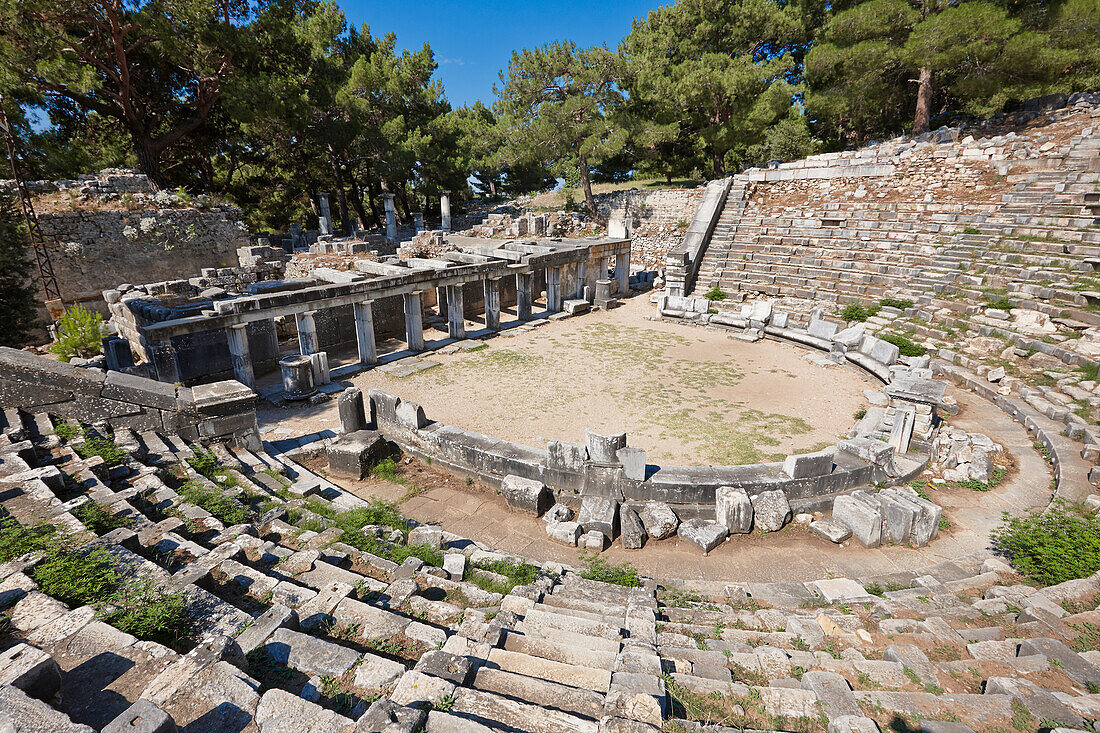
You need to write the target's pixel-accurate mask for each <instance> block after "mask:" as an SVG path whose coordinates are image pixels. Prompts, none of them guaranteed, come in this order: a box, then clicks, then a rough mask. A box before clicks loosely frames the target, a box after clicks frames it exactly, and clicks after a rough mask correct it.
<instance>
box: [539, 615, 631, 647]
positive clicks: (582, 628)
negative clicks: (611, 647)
mask: <svg viewBox="0 0 1100 733" xmlns="http://www.w3.org/2000/svg"><path fill="white" fill-rule="evenodd" d="M523 621H524V624H525V625H526V626H527V627H528V628H531V629H543V630H546V631H548V632H550V631H553V630H555V629H557V630H561V631H572V632H574V633H578V634H585V635H586V636H596V637H599V638H602V639H611V640H615V641H617V640H619V639H621V638H622V627H621V626H613V625H611V624H607V623H604V622H602V621H591V620H588V619H582V618H577V617H575V616H566V615H564V614H558V613H547V612H545V611H536V610H534V609H532V610H530V611H528V612H527V614H526V615H525V616H524V617H523Z"/></svg>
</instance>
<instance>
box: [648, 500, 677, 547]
mask: <svg viewBox="0 0 1100 733" xmlns="http://www.w3.org/2000/svg"><path fill="white" fill-rule="evenodd" d="M638 516H639V518H640V519H641V520H642V524H643V526H645V531H646V534H648V535H649V536H650V538H651V539H655V540H663V539H666V538H668V537H671V536H672V535H674V534H676V528H677V527H679V526H680V519H679V517H677V516H676V512H674V511H673V510H672V507H670V506H669V505H668V504H664V503H662V502H657V501H649V502H646V504H645V506H644V507H643V508H642V511H641V512H639V513H638Z"/></svg>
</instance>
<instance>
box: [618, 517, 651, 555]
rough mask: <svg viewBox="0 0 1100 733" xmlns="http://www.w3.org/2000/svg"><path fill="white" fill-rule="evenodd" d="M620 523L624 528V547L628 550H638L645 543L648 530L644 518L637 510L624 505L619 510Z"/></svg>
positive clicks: (622, 528) (621, 527)
mask: <svg viewBox="0 0 1100 733" xmlns="http://www.w3.org/2000/svg"><path fill="white" fill-rule="evenodd" d="M619 524H620V529H621V530H622V541H623V547H624V548H626V549H628V550H638V549H641V548H642V546H644V545H645V540H646V532H645V527H644V526H643V525H642V520H641V519H639V518H638V514H637V512H635V511H634V510H633V509H630V508H629V507H624V508H623V509H622V510H621V511H620V512H619Z"/></svg>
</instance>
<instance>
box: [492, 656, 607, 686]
mask: <svg viewBox="0 0 1100 733" xmlns="http://www.w3.org/2000/svg"><path fill="white" fill-rule="evenodd" d="M486 663H487V665H488V666H489V667H494V668H497V669H502V670H504V671H505V672H512V673H514V674H522V675H526V676H528V677H535V678H537V679H544V680H550V681H551V682H557V683H558V684H562V685H567V686H569V687H580V688H583V689H586V690H593V691H594V692H600V693H604V694H606V693H607V690H608V687H609V686H610V685H611V671H610V670H607V669H594V668H592V667H582V666H578V665H575V664H565V663H562V662H555V661H552V660H549V659H543V658H542V657H534V656H531V655H530V654H523V653H521V652H513V651H509V650H507V649H490V650H489V656H488V658H487V659H486Z"/></svg>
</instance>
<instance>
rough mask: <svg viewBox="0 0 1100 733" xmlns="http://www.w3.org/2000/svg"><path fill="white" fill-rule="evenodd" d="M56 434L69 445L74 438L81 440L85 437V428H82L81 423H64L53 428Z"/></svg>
mask: <svg viewBox="0 0 1100 733" xmlns="http://www.w3.org/2000/svg"><path fill="white" fill-rule="evenodd" d="M53 432H54V434H55V435H56V436H57V437H58V438H60V439H61V440H62V441H63V442H65V443H68V442H69V441H70V440H72V439H74V438H80V437H82V436H83V435H84V428H82V427H80V423H77V422H68V421H67V420H66V421H63V422H59V423H58V424H57V425H54V426H53Z"/></svg>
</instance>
